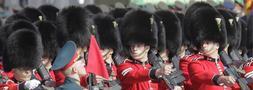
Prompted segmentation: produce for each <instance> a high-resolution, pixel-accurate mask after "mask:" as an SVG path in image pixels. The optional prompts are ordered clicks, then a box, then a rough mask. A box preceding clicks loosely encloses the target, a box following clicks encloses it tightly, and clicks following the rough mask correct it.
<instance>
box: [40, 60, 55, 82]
mask: <svg viewBox="0 0 253 90" xmlns="http://www.w3.org/2000/svg"><path fill="white" fill-rule="evenodd" d="M37 72H38V74H39V76H40V77H41V79H42V81H41V82H42V83H45V82H46V81H52V78H51V76H50V74H49V72H48V70H47V69H46V67H45V66H44V65H43V64H41V65H40V66H39V67H38V68H37Z"/></svg>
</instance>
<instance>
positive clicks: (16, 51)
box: [3, 29, 43, 72]
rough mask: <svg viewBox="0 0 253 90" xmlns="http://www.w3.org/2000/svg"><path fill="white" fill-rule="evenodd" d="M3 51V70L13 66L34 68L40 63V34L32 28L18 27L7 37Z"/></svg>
mask: <svg viewBox="0 0 253 90" xmlns="http://www.w3.org/2000/svg"><path fill="white" fill-rule="evenodd" d="M5 46H6V48H5V50H4V53H3V66H4V71H6V72H9V71H11V70H12V69H13V68H24V69H35V68H36V67H38V66H39V64H40V63H41V58H42V54H43V46H42V42H41V36H40V35H39V34H38V33H37V32H35V31H34V30H28V29H19V30H17V31H15V32H13V33H12V34H11V35H10V36H9V37H8V39H7V42H6V45H5Z"/></svg>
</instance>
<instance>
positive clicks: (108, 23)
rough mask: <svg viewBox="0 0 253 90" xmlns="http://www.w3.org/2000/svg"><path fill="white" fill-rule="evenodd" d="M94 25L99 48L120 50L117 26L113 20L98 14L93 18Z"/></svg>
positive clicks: (110, 17)
mask: <svg viewBox="0 0 253 90" xmlns="http://www.w3.org/2000/svg"><path fill="white" fill-rule="evenodd" d="M94 23H95V25H96V28H97V32H96V34H97V37H99V38H97V39H98V42H99V45H100V48H101V49H105V48H112V49H114V50H117V49H120V45H121V39H120V35H119V31H118V30H119V29H118V24H117V22H116V21H115V19H114V18H113V17H112V16H110V15H106V14H98V15H96V16H95V17H94Z"/></svg>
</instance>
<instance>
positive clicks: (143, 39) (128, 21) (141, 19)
mask: <svg viewBox="0 0 253 90" xmlns="http://www.w3.org/2000/svg"><path fill="white" fill-rule="evenodd" d="M120 31H121V32H120V33H121V35H122V40H123V45H125V46H129V45H131V44H136V43H144V44H146V45H149V46H151V48H155V47H156V46H157V40H156V39H157V37H156V34H157V27H156V22H155V20H154V16H153V15H152V14H151V13H148V12H146V11H143V10H139V9H138V10H132V11H129V12H128V13H127V14H126V15H125V17H124V18H123V22H121V25H120Z"/></svg>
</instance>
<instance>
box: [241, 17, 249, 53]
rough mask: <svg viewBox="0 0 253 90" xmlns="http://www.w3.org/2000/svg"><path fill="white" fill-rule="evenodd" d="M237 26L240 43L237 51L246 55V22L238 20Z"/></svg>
mask: <svg viewBox="0 0 253 90" xmlns="http://www.w3.org/2000/svg"><path fill="white" fill-rule="evenodd" d="M239 22H240V23H239V24H240V25H241V36H242V37H241V43H240V47H239V49H240V50H242V53H243V54H244V53H246V52H247V39H248V37H247V33H248V32H247V22H246V21H245V20H244V19H242V18H240V20H239Z"/></svg>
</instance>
